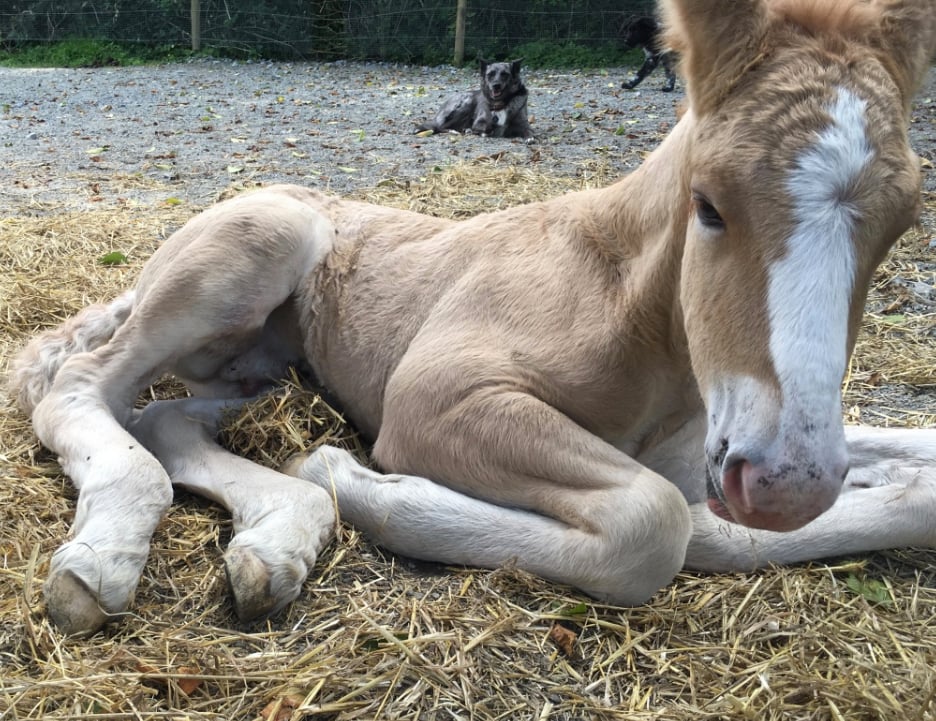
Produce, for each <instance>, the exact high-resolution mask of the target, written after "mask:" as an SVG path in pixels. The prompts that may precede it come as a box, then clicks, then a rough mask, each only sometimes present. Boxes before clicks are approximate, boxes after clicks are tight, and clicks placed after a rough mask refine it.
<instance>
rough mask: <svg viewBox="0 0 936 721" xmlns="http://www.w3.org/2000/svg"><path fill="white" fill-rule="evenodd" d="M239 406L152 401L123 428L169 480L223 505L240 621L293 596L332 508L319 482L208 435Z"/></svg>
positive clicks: (327, 530) (322, 540)
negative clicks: (230, 523)
mask: <svg viewBox="0 0 936 721" xmlns="http://www.w3.org/2000/svg"><path fill="white" fill-rule="evenodd" d="M238 405H240V402H234V401H224V400H209V399H203V398H186V399H183V400H178V401H160V402H156V403H151V404H149V405H148V406H147V407H146V408H145V409H144V410H143V411H142V412H141V413H140V414H139V416H138V418H137V419H136V420H135V421H134V423H133V424H132V425H131V428H130V430H131V432H132V433H133V435H134V436H135V437H136V438H137V439H138V440H139V441H140V442H141V443H143V445H145V446H146V447H147V448H148V449H149V450H150V451H151V452H152V453H153V454H154V455H155V456H156V457H157V458H158V459H159V461H160V462H161V463H162V464H163V466H164V467H165V469H166V470H167V471H168V473H169V477H170V478H171V479H172V483H173V485H175V486H180V487H182V488H185V489H187V490H189V491H191V492H193V493H197V494H199V495H201V496H205V497H206V498H210V499H211V500H213V501H215V502H217V503H219V504H220V505H222V506H223V507H224V508H226V509H227V510H228V511H230V513H231V518H232V521H233V525H234V534H235V535H234V539H233V540H232V541H231V543H230V545H229V546H228V548H227V550H226V551H225V553H224V563H225V568H226V571H227V577H228V583H229V585H230V588H231V593H232V595H233V598H234V608H235V611H236V612H237V615H238V617H239V618H240V619H241V621H245V622H246V621H251V620H254V619H257V618H261V617H264V616H268V615H270V614H272V613H275V612H277V611H279V610H280V609H282V608H283V607H284V606H285V605H286V604H288V603H290V602H291V601H293V600H294V599H295V598H296V597H297V596H298V595H299V591H300V590H301V587H302V583H303V581H305V579H306V577H307V576H308V574H309V571H310V570H311V568H312V566H313V565H314V564H315V560H316V558H317V557H318V554H319V552H320V551H321V549H322V548H323V547H324V546H325V544H326V543H327V542H328V541H329V540H330V539H331V536H332V533H333V531H334V526H335V511H334V507H333V504H332V500H331V498H330V497H329V496H328V495H327V494H326V493H325V492H324V491H323V490H322V489H321V488H318V487H317V486H314V485H312V484H309V483H305V482H304V481H299V480H297V479H296V478H293V477H290V476H285V475H283V474H281V473H277V472H276V471H273V470H270V469H269V468H265V467H263V466H260V465H258V464H256V463H253V462H251V461H248V460H247V459H245V458H240V457H239V456H235V455H233V454H232V453H229V452H227V451H226V450H224V449H223V448H221V447H220V446H219V445H218V444H217V443H216V442H215V441H214V436H215V434H216V433H217V429H218V424H219V422H220V421H221V420H222V417H223V415H224V414H225V413H227V412H232V411H233V410H234V409H235V408H236V407H237V406H238Z"/></svg>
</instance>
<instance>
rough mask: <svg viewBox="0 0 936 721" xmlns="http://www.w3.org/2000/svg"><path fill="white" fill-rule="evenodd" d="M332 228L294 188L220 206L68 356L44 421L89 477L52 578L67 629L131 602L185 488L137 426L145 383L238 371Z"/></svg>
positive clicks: (40, 417)
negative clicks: (120, 312) (113, 324)
mask: <svg viewBox="0 0 936 721" xmlns="http://www.w3.org/2000/svg"><path fill="white" fill-rule="evenodd" d="M235 209H238V212H234V211H235ZM332 237H333V235H332V230H331V226H330V225H329V224H328V223H327V222H326V221H325V220H324V219H323V218H322V217H321V216H320V215H318V214H316V213H315V212H314V211H313V210H312V209H311V208H310V207H309V206H308V205H307V204H305V203H301V202H297V201H296V200H295V199H294V198H293V197H292V196H291V195H290V194H289V193H282V192H279V193H277V192H269V191H260V192H258V193H256V194H253V197H247V198H243V199H236V200H235V201H232V203H231V204H230V205H229V204H222V205H219V206H216V207H215V208H214V209H212V210H211V211H207V212H206V213H204V214H202V215H201V216H199V217H198V218H196V219H195V220H194V221H192V222H191V223H189V224H187V225H186V226H185V227H184V228H183V229H182V230H180V231H179V232H178V233H177V234H176V235H174V236H173V237H172V238H170V239H169V240H168V241H167V242H166V244H164V246H163V247H162V248H161V249H160V251H159V252H157V255H156V256H154V259H153V260H152V261H150V264H148V265H147V268H145V269H144V271H143V276H142V278H143V280H142V281H141V285H140V286H139V288H138V291H139V292H138V293H137V298H138V299H139V301H138V303H137V305H136V306H135V307H134V308H133V311H132V312H131V313H130V315H129V317H128V318H127V320H126V321H125V322H124V324H123V325H121V326H120V327H119V328H118V329H117V330H116V332H115V333H114V335H113V337H112V338H111V339H110V341H109V342H108V343H106V344H105V345H103V346H101V347H100V348H98V349H97V350H95V351H94V352H91V353H83V354H79V355H76V356H72V357H71V358H69V359H68V360H67V361H65V363H64V364H63V365H62V367H61V368H60V370H59V372H58V375H57V376H56V378H55V381H54V383H53V385H52V388H51V390H50V392H49V393H48V394H47V395H46V397H45V398H44V399H43V400H42V401H41V402H40V403H39V404H38V405H37V406H36V408H35V410H34V412H33V424H34V427H35V430H36V433H37V435H38V436H39V438H40V440H41V441H42V442H43V443H44V444H45V445H46V446H47V447H49V448H51V449H52V450H53V451H55V452H56V453H58V454H59V456H60V458H61V462H62V467H63V469H64V470H65V472H66V473H67V474H68V475H69V476H71V478H72V480H73V481H74V483H75V485H76V486H77V487H78V489H79V499H78V509H77V514H76V517H75V527H74V536H73V538H72V540H71V541H70V542H68V543H66V544H65V545H64V546H63V547H62V548H61V549H60V550H59V551H58V552H57V553H56V554H55V556H54V557H53V559H52V565H51V568H50V571H49V577H48V580H47V582H46V596H47V599H48V605H49V612H50V614H51V615H52V617H53V619H54V620H55V621H56V622H57V623H58V624H59V625H60V626H61V628H62V629H63V630H65V631H66V632H80V631H91V630H94V629H96V628H97V627H99V626H100V625H101V624H102V623H104V622H105V621H106V620H107V618H108V617H109V616H110V615H112V614H115V613H120V612H122V611H124V610H126V608H127V607H128V606H129V604H130V603H131V601H132V597H133V593H134V590H135V588H136V585H137V583H138V581H139V577H140V574H141V572H142V567H143V563H144V561H145V559H146V556H147V552H148V544H149V539H150V537H151V535H152V532H153V530H154V528H155V526H156V524H157V523H158V521H159V519H160V517H161V516H162V514H163V513H164V512H165V510H166V508H167V506H168V504H169V502H170V500H171V486H170V481H169V478H168V475H167V474H166V472H165V470H164V469H163V467H162V466H161V465H160V464H159V462H158V461H157V460H156V459H155V458H154V457H153V456H152V455H151V454H150V453H149V452H147V451H146V450H144V449H143V448H142V447H141V445H140V443H139V442H138V441H137V440H136V439H135V438H133V437H132V436H131V435H130V434H129V433H128V432H127V431H126V430H125V428H124V426H125V425H126V424H127V423H128V422H129V421H130V419H131V407H132V404H133V402H134V399H135V398H136V395H137V393H138V392H139V390H140V388H141V387H142V386H144V385H145V384H146V383H148V382H149V381H150V380H152V379H153V378H154V377H155V376H157V375H158V374H159V373H161V372H163V371H166V370H170V369H172V368H175V367H182V368H183V369H184V370H185V371H186V373H198V374H200V376H201V377H203V378H204V379H206V380H209V379H210V378H211V377H212V376H214V375H216V374H218V373H219V372H221V371H224V370H226V368H227V365H226V363H227V362H228V361H230V360H231V359H236V358H238V357H241V356H243V354H244V352H245V351H247V350H249V349H250V348H251V347H252V346H254V345H256V343H257V341H258V338H259V339H262V338H263V331H264V326H265V323H266V321H267V319H268V317H269V316H270V315H271V314H272V313H273V312H274V311H275V310H276V309H278V308H280V307H281V306H283V305H284V303H285V301H286V299H287V298H289V296H290V295H291V294H292V293H293V291H294V290H295V288H296V287H297V285H298V283H299V282H300V280H301V279H303V278H304V277H305V276H306V274H307V273H309V272H310V270H311V268H312V267H314V265H315V263H317V262H318V261H319V260H320V259H321V257H323V255H324V254H325V253H326V252H327V251H328V249H329V248H330V247H331V240H332ZM167 249H168V250H167Z"/></svg>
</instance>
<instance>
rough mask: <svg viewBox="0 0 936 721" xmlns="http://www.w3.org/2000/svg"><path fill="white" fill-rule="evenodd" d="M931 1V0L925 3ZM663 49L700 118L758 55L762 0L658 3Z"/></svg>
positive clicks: (764, 19)
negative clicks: (675, 56)
mask: <svg viewBox="0 0 936 721" xmlns="http://www.w3.org/2000/svg"><path fill="white" fill-rule="evenodd" d="M929 1H930V2H932V0H929ZM660 13H661V16H662V19H663V25H664V27H665V35H664V38H663V45H664V46H665V47H670V48H672V49H674V50H675V51H676V52H678V53H679V55H680V57H681V59H682V67H683V72H684V74H685V80H686V87H687V89H688V94H689V102H690V104H691V106H692V109H693V112H695V113H696V114H697V115H704V114H705V113H707V112H710V111H711V110H713V109H714V108H715V107H716V106H717V104H718V102H719V99H720V98H722V97H724V95H725V94H726V93H727V91H728V90H729V89H730V88H731V87H732V85H734V83H735V82H736V81H737V80H738V78H739V77H740V76H741V75H742V74H743V73H744V71H745V69H746V68H748V67H749V66H750V65H751V64H752V63H753V62H755V61H756V60H757V58H758V57H759V55H760V53H761V43H762V41H763V38H764V35H765V33H766V30H767V24H768V16H767V8H766V6H765V3H764V2H763V0H662V2H660Z"/></svg>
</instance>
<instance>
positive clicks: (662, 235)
mask: <svg viewBox="0 0 936 721" xmlns="http://www.w3.org/2000/svg"><path fill="white" fill-rule="evenodd" d="M691 124H692V119H691V117H690V116H689V115H688V114H687V116H686V117H685V118H684V119H683V120H682V121H680V122H679V123H678V124H677V126H676V127H675V128H674V129H673V130H672V132H671V133H670V134H669V135H668V136H667V137H666V138H665V139H664V140H663V142H662V143H661V144H660V146H659V147H658V148H657V149H656V150H654V151H653V152H652V153H651V154H650V156H648V157H647V159H646V160H645V161H644V162H643V163H642V164H641V166H640V167H639V168H637V170H635V171H634V172H632V173H631V174H629V175H627V176H626V177H624V178H622V179H621V180H619V181H618V182H616V183H614V184H612V185H610V186H608V187H607V188H603V189H601V190H599V191H597V192H596V193H595V194H594V196H593V205H592V209H593V213H594V217H595V222H596V225H597V226H599V227H601V228H602V230H603V233H602V235H603V236H604V237H605V238H607V239H610V240H606V241H605V243H608V242H611V243H614V244H615V245H616V247H614V248H613V249H612V251H611V252H610V253H608V254H609V255H612V254H613V255H615V256H616V257H617V258H618V259H619V261H618V262H620V263H621V265H622V272H621V277H622V278H625V279H626V280H625V282H626V283H627V284H628V286H629V287H628V292H627V296H628V297H629V298H630V299H631V300H630V301H629V307H627V308H622V309H621V310H622V312H623V313H628V314H632V313H633V311H634V305H639V306H640V307H639V316H640V317H642V318H644V319H645V321H646V322H653V323H655V324H656V325H657V328H658V329H660V330H662V328H664V327H665V325H664V324H666V323H669V324H670V334H669V342H671V343H674V345H675V347H683V346H685V345H686V339H685V333H684V331H683V325H682V311H681V307H680V301H679V286H680V266H681V263H682V256H683V246H684V242H685V236H686V225H687V222H688V213H689V200H690V198H689V179H688V177H687V168H686V162H685V158H686V157H687V156H688V153H689V143H690V142H691ZM686 358H688V355H687V356H686Z"/></svg>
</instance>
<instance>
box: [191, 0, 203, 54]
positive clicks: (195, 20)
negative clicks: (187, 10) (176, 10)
mask: <svg viewBox="0 0 936 721" xmlns="http://www.w3.org/2000/svg"><path fill="white" fill-rule="evenodd" d="M191 7H192V9H191V13H192V51H193V52H196V53H197V52H198V51H199V50H201V1H200V0H192V6H191Z"/></svg>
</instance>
